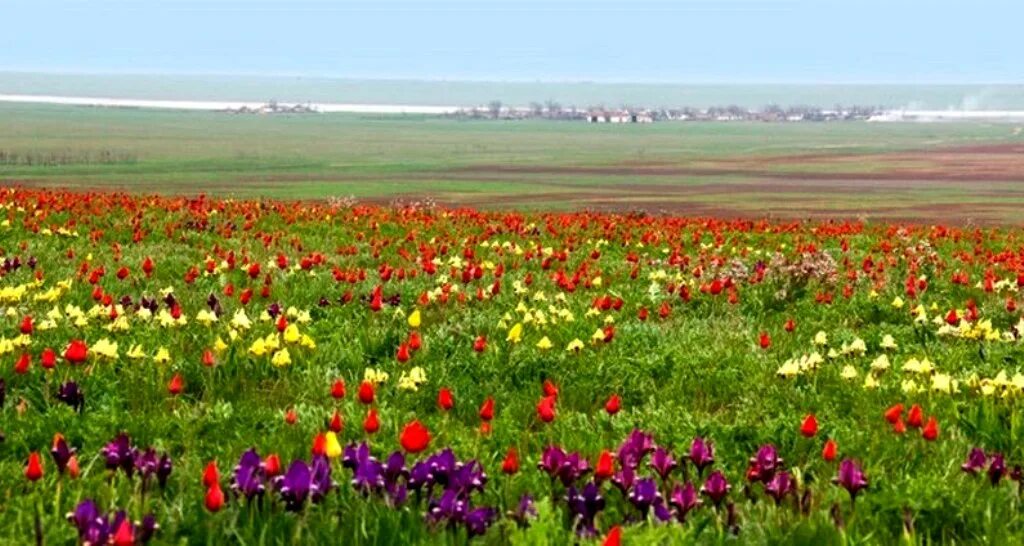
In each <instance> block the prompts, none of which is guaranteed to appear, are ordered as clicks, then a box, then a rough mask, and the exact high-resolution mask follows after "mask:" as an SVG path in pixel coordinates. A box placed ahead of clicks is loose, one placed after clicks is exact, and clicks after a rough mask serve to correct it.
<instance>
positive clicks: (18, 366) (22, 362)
mask: <svg viewBox="0 0 1024 546" xmlns="http://www.w3.org/2000/svg"><path fill="white" fill-rule="evenodd" d="M31 365H32V357H31V356H29V355H28V353H21V356H20V357H18V360H17V362H15V363H14V373H16V374H23V373H27V372H28V368H29V366H31Z"/></svg>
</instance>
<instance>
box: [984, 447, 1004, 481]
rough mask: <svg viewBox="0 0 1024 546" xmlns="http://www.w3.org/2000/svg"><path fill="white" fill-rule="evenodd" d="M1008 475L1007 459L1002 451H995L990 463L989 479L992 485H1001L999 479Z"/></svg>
mask: <svg viewBox="0 0 1024 546" xmlns="http://www.w3.org/2000/svg"><path fill="white" fill-rule="evenodd" d="M1004 475H1006V461H1005V460H1004V459H1003V454H1002V453H993V454H992V462H991V463H990V464H989V465H988V479H989V481H990V482H992V485H999V480H1001V479H1003V476H1004Z"/></svg>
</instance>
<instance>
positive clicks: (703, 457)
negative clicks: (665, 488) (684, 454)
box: [690, 436, 715, 473]
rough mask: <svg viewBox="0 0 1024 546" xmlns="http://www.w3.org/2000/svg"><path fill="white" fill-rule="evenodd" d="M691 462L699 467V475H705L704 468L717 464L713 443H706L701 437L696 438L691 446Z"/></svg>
mask: <svg viewBox="0 0 1024 546" xmlns="http://www.w3.org/2000/svg"><path fill="white" fill-rule="evenodd" d="M690 462H691V463H693V466H696V467H697V472H698V473H703V472H704V468H706V467H707V466H708V465H710V464H711V463H713V462H715V449H714V446H713V445H712V444H711V442H705V441H704V438H701V437H700V436H697V437H696V438H694V439H693V443H691V444H690Z"/></svg>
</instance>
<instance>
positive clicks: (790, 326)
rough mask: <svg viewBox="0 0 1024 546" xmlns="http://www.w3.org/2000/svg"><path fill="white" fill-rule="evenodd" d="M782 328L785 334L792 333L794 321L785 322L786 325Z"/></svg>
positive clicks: (794, 328)
mask: <svg viewBox="0 0 1024 546" xmlns="http://www.w3.org/2000/svg"><path fill="white" fill-rule="evenodd" d="M783 328H784V329H785V330H786V331H787V332H792V331H793V330H796V321H794V320H793V319H788V320H786V324H785V326H783Z"/></svg>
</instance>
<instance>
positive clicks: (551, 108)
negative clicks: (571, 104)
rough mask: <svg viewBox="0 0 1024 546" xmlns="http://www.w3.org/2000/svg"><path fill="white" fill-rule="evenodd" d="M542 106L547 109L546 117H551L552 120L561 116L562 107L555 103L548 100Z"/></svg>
mask: <svg viewBox="0 0 1024 546" xmlns="http://www.w3.org/2000/svg"><path fill="white" fill-rule="evenodd" d="M544 106H545V107H546V108H547V111H548V116H550V117H553V118H557V117H561V115H562V105H561V104H558V103H557V102H555V101H553V100H550V99H548V100H547V101H546V102H545V103H544Z"/></svg>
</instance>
